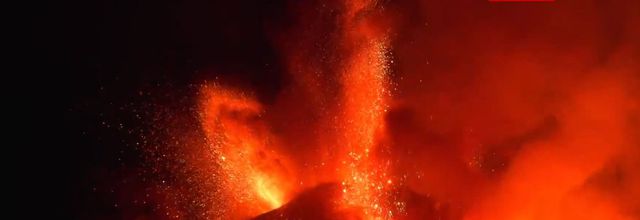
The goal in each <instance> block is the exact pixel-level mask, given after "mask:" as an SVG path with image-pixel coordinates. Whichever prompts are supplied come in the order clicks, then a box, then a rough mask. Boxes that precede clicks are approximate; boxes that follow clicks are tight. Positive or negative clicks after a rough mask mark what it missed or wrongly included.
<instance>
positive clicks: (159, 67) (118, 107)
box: [28, 0, 286, 219]
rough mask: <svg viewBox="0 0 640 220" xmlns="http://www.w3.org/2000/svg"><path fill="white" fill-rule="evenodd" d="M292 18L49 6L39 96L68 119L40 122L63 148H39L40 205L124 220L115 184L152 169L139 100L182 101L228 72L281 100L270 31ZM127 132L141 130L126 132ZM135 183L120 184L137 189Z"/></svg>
mask: <svg viewBox="0 0 640 220" xmlns="http://www.w3.org/2000/svg"><path fill="white" fill-rule="evenodd" d="M283 10H284V2H281V1H255V2H253V1H209V0H196V1H168V0H138V1H125V0H116V1H104V0H97V1H65V2H62V3H60V2H56V3H55V4H54V3H51V5H44V7H43V9H42V11H38V13H37V14H38V16H36V17H34V18H33V22H34V23H35V25H36V26H37V27H38V28H37V29H36V30H37V31H36V32H34V34H35V36H34V40H35V44H34V46H35V47H36V48H35V49H37V50H39V51H44V53H40V54H39V55H42V58H43V59H44V65H42V66H37V67H35V68H34V69H33V71H37V72H41V73H40V74H38V75H42V77H41V79H42V80H41V81H40V83H41V84H42V86H40V88H42V93H39V94H35V96H37V97H38V98H39V99H40V100H42V101H41V103H38V105H43V106H56V107H62V108H56V109H57V110H59V109H62V112H59V111H55V113H56V114H52V115H57V116H55V117H60V114H62V115H63V119H62V121H58V120H57V119H52V118H49V116H48V114H47V116H42V117H43V119H44V120H39V118H38V120H39V121H38V122H37V123H41V124H44V129H43V130H45V131H49V132H47V133H45V134H44V135H45V136H46V137H48V136H49V135H50V136H51V139H48V140H54V141H53V142H50V141H44V142H45V143H39V146H43V147H41V148H42V149H41V150H40V151H39V152H38V154H39V155H38V156H37V158H38V159H37V161H38V163H36V164H38V165H34V166H33V168H30V169H32V171H33V172H35V173H38V175H37V177H33V178H34V181H30V182H31V183H33V185H34V186H33V187H36V188H39V189H40V190H37V191H38V192H42V193H35V194H34V196H38V198H39V199H36V200H35V201H36V204H41V205H37V206H42V207H51V208H52V212H53V214H54V216H59V217H65V218H66V219H68V218H69V217H71V219H73V218H79V219H102V218H105V219H113V218H116V219H117V218H122V217H123V214H122V213H119V212H120V211H118V210H117V209H116V208H114V203H117V201H118V200H119V198H118V195H115V194H117V192H115V193H114V192H113V191H112V190H113V188H112V187H110V186H109V185H118V183H112V182H110V181H112V180H119V179H126V178H125V176H127V175H132V173H135V170H136V169H137V168H140V167H141V166H142V164H140V163H141V160H140V157H141V155H140V152H138V151H136V150H135V148H134V147H132V145H133V144H132V143H135V142H137V141H138V139H139V137H138V136H137V134H139V131H140V129H143V127H142V126H143V122H142V121H141V120H139V119H137V118H136V117H135V113H134V111H147V110H149V109H148V108H145V107H141V105H142V104H141V103H145V102H147V101H148V100H147V99H146V98H148V96H144V97H142V96H138V94H140V92H141V91H143V92H148V91H154V92H158V93H165V92H166V93H169V92H168V91H169V90H171V93H175V94H167V96H171V98H168V99H169V100H172V99H174V98H175V97H179V98H182V97H181V95H184V94H186V93H188V89H187V87H188V86H189V85H191V84H192V83H194V82H197V80H202V79H210V78H213V77H216V76H222V77H224V75H220V74H233V78H234V79H238V81H240V82H244V83H247V84H248V85H247V86H251V87H253V88H257V89H258V90H263V91H267V92H266V93H263V94H270V93H272V92H270V91H274V90H277V88H278V86H279V82H280V79H279V74H281V73H280V72H281V70H280V67H279V65H280V64H279V63H278V60H277V56H278V55H277V54H276V52H275V51H274V49H273V48H272V45H271V44H270V43H269V41H268V36H266V34H267V32H265V31H264V30H265V28H266V27H265V25H272V26H281V27H284V26H286V24H284V23H283V22H281V21H282V18H283V16H285V15H284V12H283ZM42 49H44V50H42ZM212 69H215V70H216V71H215V72H212V71H207V70H212ZM152 96H153V97H155V98H157V97H160V96H161V95H157V93H156V94H154V95H152ZM263 98H266V99H268V98H269V97H263ZM144 113H148V112H143V113H142V114H144ZM49 121H51V122H50V123H49ZM45 122H46V123H45ZM120 124H122V125H123V126H125V127H126V129H128V130H133V132H123V130H122V129H118V126H119V125H120ZM38 141H40V140H38ZM45 146H46V147H45ZM38 149H40V148H38ZM40 162H41V163H40ZM40 164H41V165H40ZM100 184H104V185H105V186H104V187H102V186H101V185H100ZM135 184H136V183H127V184H121V185H120V186H122V187H129V188H133V189H134V190H135V189H138V188H136V187H139V186H136V185H135ZM101 187H102V188H103V189H101ZM96 188H97V189H96ZM115 190H116V191H117V190H118V189H115ZM33 202H34V201H29V202H28V204H29V205H31V206H32V205H34V204H33ZM138 211H141V212H144V210H138ZM32 214H36V215H38V214H42V213H32ZM49 214H51V213H47V214H46V215H49Z"/></svg>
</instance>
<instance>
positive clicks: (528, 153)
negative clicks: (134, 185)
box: [160, 0, 640, 220]
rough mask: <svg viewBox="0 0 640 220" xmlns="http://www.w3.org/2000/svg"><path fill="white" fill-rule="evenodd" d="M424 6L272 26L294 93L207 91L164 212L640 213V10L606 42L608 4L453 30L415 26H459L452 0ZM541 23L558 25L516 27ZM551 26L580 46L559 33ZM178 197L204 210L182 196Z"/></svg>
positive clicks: (314, 11)
mask: <svg viewBox="0 0 640 220" xmlns="http://www.w3.org/2000/svg"><path fill="white" fill-rule="evenodd" d="M485 3H486V2H485ZM414 4H415V5H411V4H406V5H404V4H402V3H385V2H383V1H365V0H363V1H347V2H346V3H344V2H339V1H329V2H326V3H308V4H307V3H292V4H291V5H290V8H289V10H291V11H293V12H295V13H293V15H291V19H293V20H295V21H296V22H293V24H291V25H290V26H288V27H287V28H283V30H278V31H277V33H276V34H274V36H273V38H274V45H275V46H276V47H278V48H279V49H280V51H281V52H282V56H283V60H284V61H283V62H284V65H285V67H286V72H287V75H286V77H287V83H286V84H285V86H284V88H283V89H282V90H281V91H279V93H278V94H277V95H276V100H275V101H273V102H271V103H263V102H261V101H260V100H259V99H258V98H256V94H255V92H254V91H252V90H251V89H247V88H243V87H234V86H232V85H227V84H225V83H224V81H223V80H220V81H215V82H204V83H202V84H201V86H199V87H198V88H199V89H198V93H199V94H198V96H197V97H198V103H197V105H196V107H195V111H194V112H195V113H194V114H195V115H197V116H196V117H197V120H198V122H199V125H198V126H186V128H181V129H176V130H180V131H181V132H183V133H184V135H183V136H184V137H183V138H181V140H183V141H181V142H180V144H176V147H177V148H179V149H178V150H175V151H177V152H178V153H176V154H172V155H179V157H180V161H182V162H180V163H177V164H180V165H176V166H172V167H171V168H170V170H172V171H174V172H176V173H180V175H179V177H177V178H185V179H189V180H188V184H186V183H184V184H176V186H173V187H170V188H169V189H167V190H166V191H165V192H166V193H165V195H168V196H167V199H166V201H165V200H162V201H161V202H160V203H162V204H167V205H166V206H165V208H164V209H163V210H164V211H166V213H171V214H169V216H172V217H176V218H189V217H200V218H222V219H246V218H258V219H287V218H303V219H307V218H312V219H314V218H317V219H468V220H475V219H637V218H640V215H639V214H638V212H639V211H640V202H639V201H640V199H639V198H640V191H639V189H640V175H639V174H638V173H640V172H638V171H639V170H640V164H639V163H638V161H640V160H639V158H640V148H639V146H640V139H638V136H639V135H638V134H640V112H639V111H640V110H639V107H640V103H639V102H640V90H639V88H640V74H639V71H640V69H639V68H638V63H637V61H638V57H639V56H638V55H639V54H638V46H639V44H638V41H637V40H634V39H640V38H634V36H635V37H638V36H639V32H638V30H637V29H633V28H631V27H637V25H638V24H639V23H638V21H640V19H639V18H638V16H639V15H638V12H635V13H634V12H631V10H628V11H623V12H619V13H621V14H625V16H627V17H625V22H624V23H623V24H620V26H619V27H617V28H618V29H617V31H619V33H618V35H603V34H602V33H601V32H602V31H606V30H607V28H610V27H609V26H607V25H609V24H607V23H604V24H597V23H598V19H597V18H593V16H596V15H595V14H597V13H603V14H606V13H608V12H602V11H599V9H598V7H597V4H596V3H594V2H586V3H584V4H583V5H576V4H569V3H567V4H565V5H562V4H560V3H557V4H556V5H558V6H557V7H560V8H559V9H558V8H556V9H555V10H561V9H562V7H565V8H568V7H578V9H579V10H580V11H581V12H580V13H574V14H568V15H566V14H565V15H558V14H551V15H538V14H543V13H547V12H549V11H545V10H546V9H538V10H539V11H536V12H532V13H531V14H530V16H532V17H535V19H533V18H532V19H531V20H526V21H522V22H521V23H516V22H514V21H509V19H508V18H501V17H493V16H492V15H491V12H490V11H489V10H492V9H487V10H481V9H461V10H469V11H468V14H470V15H468V16H469V17H461V18H458V19H461V20H464V21H467V22H468V23H464V22H461V23H456V24H451V25H452V26H451V27H447V28H449V29H448V30H451V31H450V32H448V33H446V34H444V33H443V34H442V35H440V34H439V33H432V32H430V30H431V29H429V28H428V27H429V23H428V22H429V21H424V22H422V20H421V21H420V22H417V24H416V22H415V21H414V20H415V19H425V18H428V17H429V18H433V19H442V20H445V19H449V18H450V17H449V15H447V14H446V13H445V12H441V11H437V9H434V8H435V7H432V6H435V5H440V6H442V7H451V5H448V4H447V3H442V2H440V3H431V4H430V3H414ZM465 4H469V5H472V6H477V7H485V5H477V4H480V3H465ZM628 4H629V5H631V6H639V5H638V4H637V3H628ZM412 7H413V8H412ZM612 7H613V8H614V9H622V8H631V7H629V6H627V5H626V4H619V5H617V6H615V7H614V6H612ZM637 8H640V7H637ZM578 9H576V10H578ZM567 11H571V10H568V9H567ZM403 12H404V13H403ZM549 13H551V12H549ZM589 13H591V14H589ZM611 13H618V12H611ZM505 14H506V15H510V14H509V13H502V15H505ZM584 14H589V16H586V15H584ZM474 16H476V17H478V19H481V20H480V21H475V19H476V18H475V17H474ZM563 16H566V17H563ZM601 16H603V17H606V16H609V15H608V14H607V15H601ZM558 19H564V20H563V21H559V20H558ZM425 20H426V19H425ZM533 20H535V21H533ZM585 20H586V21H585ZM626 21H628V22H626ZM537 22H542V23H544V24H551V25H547V26H543V27H531V29H533V30H522V29H520V28H519V25H522V23H525V24H539V23H537ZM554 22H564V23H563V25H568V26H572V27H574V28H576V29H578V30H580V32H581V33H584V36H583V37H584V38H583V39H569V38H563V37H566V35H567V34H568V33H566V32H564V30H563V27H564V26H554V25H555V23H554ZM588 22H592V23H590V24H585V23H588ZM593 24H597V25H593ZM436 25H448V23H447V22H440V23H438V24H436ZM634 25H635V26H634ZM527 33H529V34H531V33H533V34H532V35H531V36H529V35H526V34H527ZM556 33H559V34H556ZM611 38H615V43H611V44H610V43H608V42H611V41H614V40H612V39H611ZM426 39H428V41H427V40H426ZM576 41H578V42H576ZM612 44H615V45H612ZM584 45H592V47H593V48H585V47H584ZM603 48H605V49H603ZM435 53H437V54H435ZM434 54H435V55H434ZM460 54H462V55H460ZM603 57H604V58H603ZM460 59H464V61H461V60H460ZM185 130H187V131H185ZM176 157H178V156H176ZM178 194H180V195H183V197H187V199H185V200H187V203H188V202H189V201H193V203H195V204H197V205H181V203H177V202H172V201H173V200H175V198H174V197H171V196H175V195H178ZM184 207H188V208H184ZM194 207H195V208H194Z"/></svg>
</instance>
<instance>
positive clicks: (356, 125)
mask: <svg viewBox="0 0 640 220" xmlns="http://www.w3.org/2000/svg"><path fill="white" fill-rule="evenodd" d="M346 6H347V13H346V14H345V16H344V18H343V19H344V23H345V25H346V26H347V27H349V29H347V30H346V31H345V32H344V33H343V34H344V36H343V39H342V40H343V41H345V42H344V44H345V45H348V46H349V48H348V50H350V52H351V56H350V59H349V60H347V61H346V62H345V64H344V66H346V68H345V69H344V75H342V76H341V83H342V88H343V97H342V102H341V105H340V110H341V114H340V117H339V122H338V124H339V128H338V130H340V131H341V132H339V133H340V134H343V135H344V136H341V137H339V138H338V139H339V140H340V142H339V143H340V144H343V146H345V149H346V151H347V152H346V158H345V159H344V160H343V168H344V173H342V175H341V176H342V179H343V181H342V183H341V184H342V187H343V189H342V192H343V200H344V203H345V205H346V206H347V207H351V208H355V209H360V210H361V212H362V218H365V219H389V218H392V217H394V215H396V214H397V213H394V210H393V209H392V207H391V206H392V204H396V203H394V202H392V201H391V199H392V195H391V194H392V193H391V190H392V189H393V187H394V184H395V183H396V181H395V180H392V178H391V177H390V176H391V175H390V174H389V166H390V165H389V161H385V159H384V158H383V157H381V155H379V154H378V153H380V152H381V150H382V149H380V147H381V145H382V143H381V140H382V139H383V134H384V129H385V127H384V117H383V116H384V113H385V112H386V111H387V105H386V102H387V99H388V98H389V95H390V94H389V88H388V87H389V79H388V76H387V74H388V73H387V72H388V70H387V69H388V67H387V60H388V58H387V53H388V52H387V50H386V48H385V39H384V35H382V34H380V33H378V31H377V30H376V29H375V28H374V27H373V26H372V25H371V23H368V22H369V21H368V20H366V19H361V18H362V15H363V14H366V13H367V12H368V11H367V10H370V9H372V8H373V7H374V6H375V5H374V2H368V1H361V2H349V3H347V5H346Z"/></svg>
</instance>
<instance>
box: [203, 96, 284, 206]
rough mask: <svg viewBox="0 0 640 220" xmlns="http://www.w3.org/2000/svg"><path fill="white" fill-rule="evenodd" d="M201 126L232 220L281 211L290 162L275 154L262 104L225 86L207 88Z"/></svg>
mask: <svg viewBox="0 0 640 220" xmlns="http://www.w3.org/2000/svg"><path fill="white" fill-rule="evenodd" d="M201 93H202V97H203V98H202V104H201V106H202V107H201V108H202V110H201V122H202V128H203V129H204V131H205V133H206V137H207V140H208V143H209V146H210V148H211V153H212V154H214V155H216V157H217V158H219V159H218V160H217V161H215V162H216V164H217V166H219V167H220V173H219V174H218V175H222V178H221V179H220V180H221V181H220V184H219V186H218V187H219V188H221V189H222V190H223V194H224V195H225V198H224V199H225V200H227V201H228V204H229V205H230V208H229V209H230V210H229V214H228V216H227V217H231V218H238V217H248V216H255V215H258V214H261V213H264V212H267V211H269V210H272V209H275V208H278V207H280V206H281V205H282V204H283V203H284V202H285V192H286V191H285V190H287V189H288V188H287V187H288V186H287V184H286V181H290V179H291V177H290V176H288V173H287V169H288V168H287V166H286V161H285V160H286V158H283V157H282V156H280V155H279V154H278V153H277V152H275V151H274V150H273V149H272V148H269V144H273V142H271V139H272V138H271V137H270V136H271V135H270V134H269V133H268V132H266V131H265V130H264V128H262V127H261V126H262V125H261V123H262V122H260V114H261V111H262V108H261V106H260V104H259V103H257V102H255V101H254V100H252V99H251V98H250V97H248V96H246V95H244V94H242V93H241V92H237V91H234V90H232V89H227V88H223V87H221V86H219V85H216V84H213V85H205V86H203V87H202V91H201Z"/></svg>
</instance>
